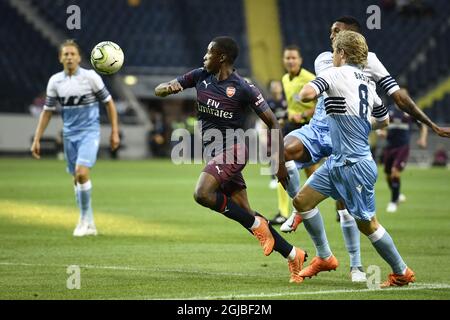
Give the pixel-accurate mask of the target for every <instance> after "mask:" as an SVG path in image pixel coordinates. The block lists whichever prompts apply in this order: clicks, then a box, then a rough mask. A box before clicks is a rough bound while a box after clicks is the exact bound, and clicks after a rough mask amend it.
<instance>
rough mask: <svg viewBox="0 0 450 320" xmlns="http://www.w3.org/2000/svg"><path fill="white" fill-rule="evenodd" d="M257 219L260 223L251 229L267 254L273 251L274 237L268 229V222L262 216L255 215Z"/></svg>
mask: <svg viewBox="0 0 450 320" xmlns="http://www.w3.org/2000/svg"><path fill="white" fill-rule="evenodd" d="M255 219H258V220H259V222H260V224H259V227H258V228H256V229H255V230H253V234H254V235H255V237H256V238H258V240H259V242H260V244H261V246H262V247H263V250H264V255H266V256H268V255H270V254H271V253H272V251H273V246H274V245H275V239H274V238H273V236H272V233H271V232H270V229H269V223H268V222H267V220H266V219H264V218H262V217H255Z"/></svg>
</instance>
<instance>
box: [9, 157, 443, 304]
mask: <svg viewBox="0 0 450 320" xmlns="http://www.w3.org/2000/svg"><path fill="white" fill-rule="evenodd" d="M64 170H65V164H64V162H60V161H56V160H54V161H53V160H40V161H33V160H28V159H0V243H1V246H0V299H167V298H169V299H173V298H175V299H185V298H219V299H220V298H222V299H224V298H236V299H253V298H254V299H302V300H304V299H450V274H449V266H450V232H449V230H450V219H449V216H448V215H449V213H450V198H449V197H450V182H449V181H450V171H448V170H445V169H427V170H425V169H417V168H407V170H406V172H405V173H404V175H403V180H402V188H403V189H402V191H403V192H404V193H405V194H406V196H407V202H406V203H404V204H402V205H401V206H400V208H399V211H398V212H397V213H395V214H387V213H385V212H384V209H385V206H386V203H387V201H388V199H389V193H388V190H387V186H386V184H385V182H384V176H383V174H382V172H381V170H380V177H379V181H378V183H377V186H376V188H377V208H378V218H379V220H380V222H381V223H382V224H383V225H384V227H385V228H386V229H387V230H389V232H390V233H391V235H392V237H393V238H394V240H395V243H396V244H397V246H398V248H399V251H400V252H401V254H402V255H403V257H404V259H405V260H406V262H407V263H408V265H409V266H411V267H412V268H413V269H414V271H415V272H416V275H417V284H416V285H415V286H409V287H408V288H398V289H393V290H387V291H386V290H382V291H379V290H376V291H369V290H367V288H366V286H365V284H353V283H351V282H350V281H349V274H348V269H349V262H348V255H347V253H346V251H345V248H344V243H343V240H342V235H341V232H340V227H339V224H338V223H336V222H335V220H334V219H335V213H334V210H333V208H334V203H333V202H332V201H331V200H327V201H325V202H324V203H323V204H322V205H321V207H320V208H321V211H322V213H323V216H324V220H325V225H326V228H327V233H328V237H329V242H330V244H331V246H332V249H333V252H334V254H335V255H336V256H337V258H338V259H339V260H340V262H341V266H340V267H339V268H338V269H337V271H336V272H331V273H328V272H327V273H324V274H320V275H319V276H318V277H315V278H313V279H307V280H305V281H304V282H303V283H302V284H300V285H294V284H289V283H288V279H289V273H288V268H287V263H286V261H285V260H284V259H283V258H282V257H281V256H280V255H279V254H277V253H273V254H272V255H271V256H270V257H264V256H263V254H262V250H261V248H260V247H259V244H258V242H257V241H256V239H255V238H253V237H252V236H251V235H250V234H249V233H248V232H246V231H245V230H243V229H242V227H240V226H239V225H238V224H237V223H236V222H234V221H230V220H228V219H225V218H224V217H222V216H221V215H220V214H218V213H215V212H213V211H211V210H208V209H205V208H202V207H200V206H198V205H196V204H195V202H194V200H193V198H192V193H193V189H194V186H195V183H196V180H197V177H198V175H199V172H200V171H201V167H199V166H193V165H192V166H191V165H184V166H175V165H173V164H171V163H170V162H169V161H137V162H135V161H119V162H108V161H104V160H100V161H99V162H98V163H97V165H96V167H95V169H94V170H93V172H92V181H93V186H94V189H93V190H94V191H93V192H94V198H93V204H94V210H95V217H96V223H97V227H98V229H99V232H100V235H99V236H97V237H91V238H81V239H75V238H73V237H72V231H73V228H74V227H75V224H76V222H77V219H78V211H77V209H76V207H75V201H74V195H73V188H72V185H71V177H70V176H69V175H67V174H65V171H64ZM244 175H245V177H246V181H247V184H248V193H249V198H250V202H251V204H252V206H253V208H254V209H255V210H258V211H259V212H261V213H263V214H264V215H266V216H268V217H270V216H272V215H273V214H274V213H275V211H276V201H277V200H276V192H275V191H273V190H269V189H268V182H269V178H268V177H267V176H260V175H259V167H258V166H248V167H247V168H246V170H245V173H244ZM286 239H287V240H288V241H290V242H291V243H292V244H295V245H298V246H301V247H303V248H305V249H306V250H308V251H309V252H310V256H313V255H314V249H313V245H312V242H311V240H310V239H309V237H308V235H307V234H306V232H305V230H304V228H302V227H301V228H300V230H299V231H298V232H297V233H294V234H289V235H286ZM361 243H362V249H361V250H362V258H363V263H364V265H365V266H366V267H367V266H369V265H378V266H380V267H381V271H382V280H384V278H385V277H386V275H387V273H388V272H389V268H388V266H387V264H386V263H385V262H384V261H382V259H381V258H380V257H379V256H378V255H377V254H376V252H375V250H374V249H373V247H372V246H371V245H370V243H369V241H368V240H367V239H366V238H365V237H362V239H361ZM68 265H79V266H80V267H81V289H80V290H69V289H67V287H66V281H67V278H68V277H69V275H68V274H67V273H66V270H67V266H68ZM319 291H324V292H322V293H320V292H319Z"/></svg>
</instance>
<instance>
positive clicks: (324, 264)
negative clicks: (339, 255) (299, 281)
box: [299, 255, 339, 278]
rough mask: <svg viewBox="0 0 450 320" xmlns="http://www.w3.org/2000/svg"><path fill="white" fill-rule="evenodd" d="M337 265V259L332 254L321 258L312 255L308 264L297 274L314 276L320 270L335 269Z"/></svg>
mask: <svg viewBox="0 0 450 320" xmlns="http://www.w3.org/2000/svg"><path fill="white" fill-rule="evenodd" d="M338 266H339V261H338V259H336V257H335V256H333V255H331V257H329V258H328V259H322V258H321V257H314V259H312V261H311V263H310V264H309V266H307V267H306V268H305V269H303V270H302V271H301V272H300V274H299V275H300V276H301V277H303V278H306V277H308V278H311V277H313V276H316V275H317V274H318V273H319V272H321V271H331V270H336V268H337V267H338Z"/></svg>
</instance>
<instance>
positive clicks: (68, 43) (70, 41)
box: [59, 39, 81, 55]
mask: <svg viewBox="0 0 450 320" xmlns="http://www.w3.org/2000/svg"><path fill="white" fill-rule="evenodd" d="M70 46H72V47H75V48H77V50H78V54H79V55H81V49H80V46H79V45H78V43H76V42H75V40H73V39H67V40H66V41H64V42H63V43H61V44H60V45H59V54H61V53H62V50H63V48H65V47H70Z"/></svg>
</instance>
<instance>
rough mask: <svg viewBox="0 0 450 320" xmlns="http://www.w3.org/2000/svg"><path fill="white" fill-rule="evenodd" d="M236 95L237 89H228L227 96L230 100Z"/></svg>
mask: <svg viewBox="0 0 450 320" xmlns="http://www.w3.org/2000/svg"><path fill="white" fill-rule="evenodd" d="M235 93H236V88H235V87H227V96H228V98H231V97H232V96H234V94H235Z"/></svg>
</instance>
